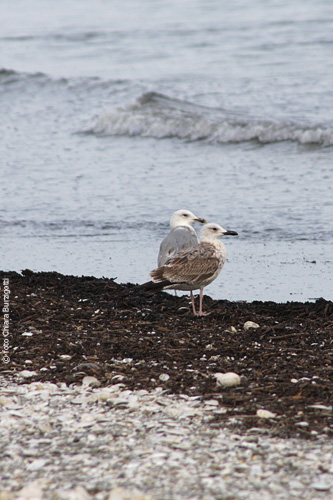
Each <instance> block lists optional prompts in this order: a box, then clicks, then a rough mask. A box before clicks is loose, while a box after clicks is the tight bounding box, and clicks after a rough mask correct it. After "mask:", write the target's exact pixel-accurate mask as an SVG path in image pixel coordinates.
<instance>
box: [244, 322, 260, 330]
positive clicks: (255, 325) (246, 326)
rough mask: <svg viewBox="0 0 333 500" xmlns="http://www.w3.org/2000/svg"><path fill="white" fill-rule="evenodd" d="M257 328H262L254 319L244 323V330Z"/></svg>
mask: <svg viewBox="0 0 333 500" xmlns="http://www.w3.org/2000/svg"><path fill="white" fill-rule="evenodd" d="M257 328H260V326H259V325H258V323H254V322H253V321H246V322H245V323H244V330H245V331H246V332H247V331H248V330H251V329H253V330H256V329H257Z"/></svg>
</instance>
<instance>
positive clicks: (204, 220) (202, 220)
mask: <svg viewBox="0 0 333 500" xmlns="http://www.w3.org/2000/svg"><path fill="white" fill-rule="evenodd" d="M194 220H195V222H201V224H207V221H206V219H199V218H198V219H194Z"/></svg>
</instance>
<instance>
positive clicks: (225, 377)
mask: <svg viewBox="0 0 333 500" xmlns="http://www.w3.org/2000/svg"><path fill="white" fill-rule="evenodd" d="M214 377H215V378H216V383H217V384H218V385H221V386H222V387H234V386H236V385H239V384H240V382H241V379H240V376H239V375H237V373H234V372H227V373H215V374H214Z"/></svg>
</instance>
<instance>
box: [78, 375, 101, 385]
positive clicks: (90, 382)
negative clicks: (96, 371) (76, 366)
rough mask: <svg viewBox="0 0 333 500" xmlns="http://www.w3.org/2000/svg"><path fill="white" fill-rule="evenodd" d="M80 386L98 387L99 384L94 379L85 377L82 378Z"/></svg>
mask: <svg viewBox="0 0 333 500" xmlns="http://www.w3.org/2000/svg"><path fill="white" fill-rule="evenodd" d="M82 385H83V386H86V387H99V386H100V385H101V383H100V381H99V380H98V379H97V378H96V377H89V376H87V377H84V378H83V380H82Z"/></svg>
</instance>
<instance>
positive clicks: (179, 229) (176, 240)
mask: <svg viewBox="0 0 333 500" xmlns="http://www.w3.org/2000/svg"><path fill="white" fill-rule="evenodd" d="M195 222H201V224H205V223H206V221H205V219H201V218H200V217H197V216H196V215H194V214H193V213H192V212H190V211H189V210H177V211H176V212H175V213H174V214H172V216H171V218H170V228H171V231H170V232H169V234H168V236H166V238H164V240H163V241H162V243H161V245H160V251H159V254H158V259H157V265H158V267H160V266H163V264H164V263H165V262H166V261H167V260H168V259H170V257H173V256H175V255H176V254H177V253H178V252H182V251H184V250H188V249H189V248H191V247H194V246H195V245H197V244H198V243H199V239H198V236H197V234H196V232H195V231H194V229H193V227H192V224H194V223H195Z"/></svg>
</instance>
